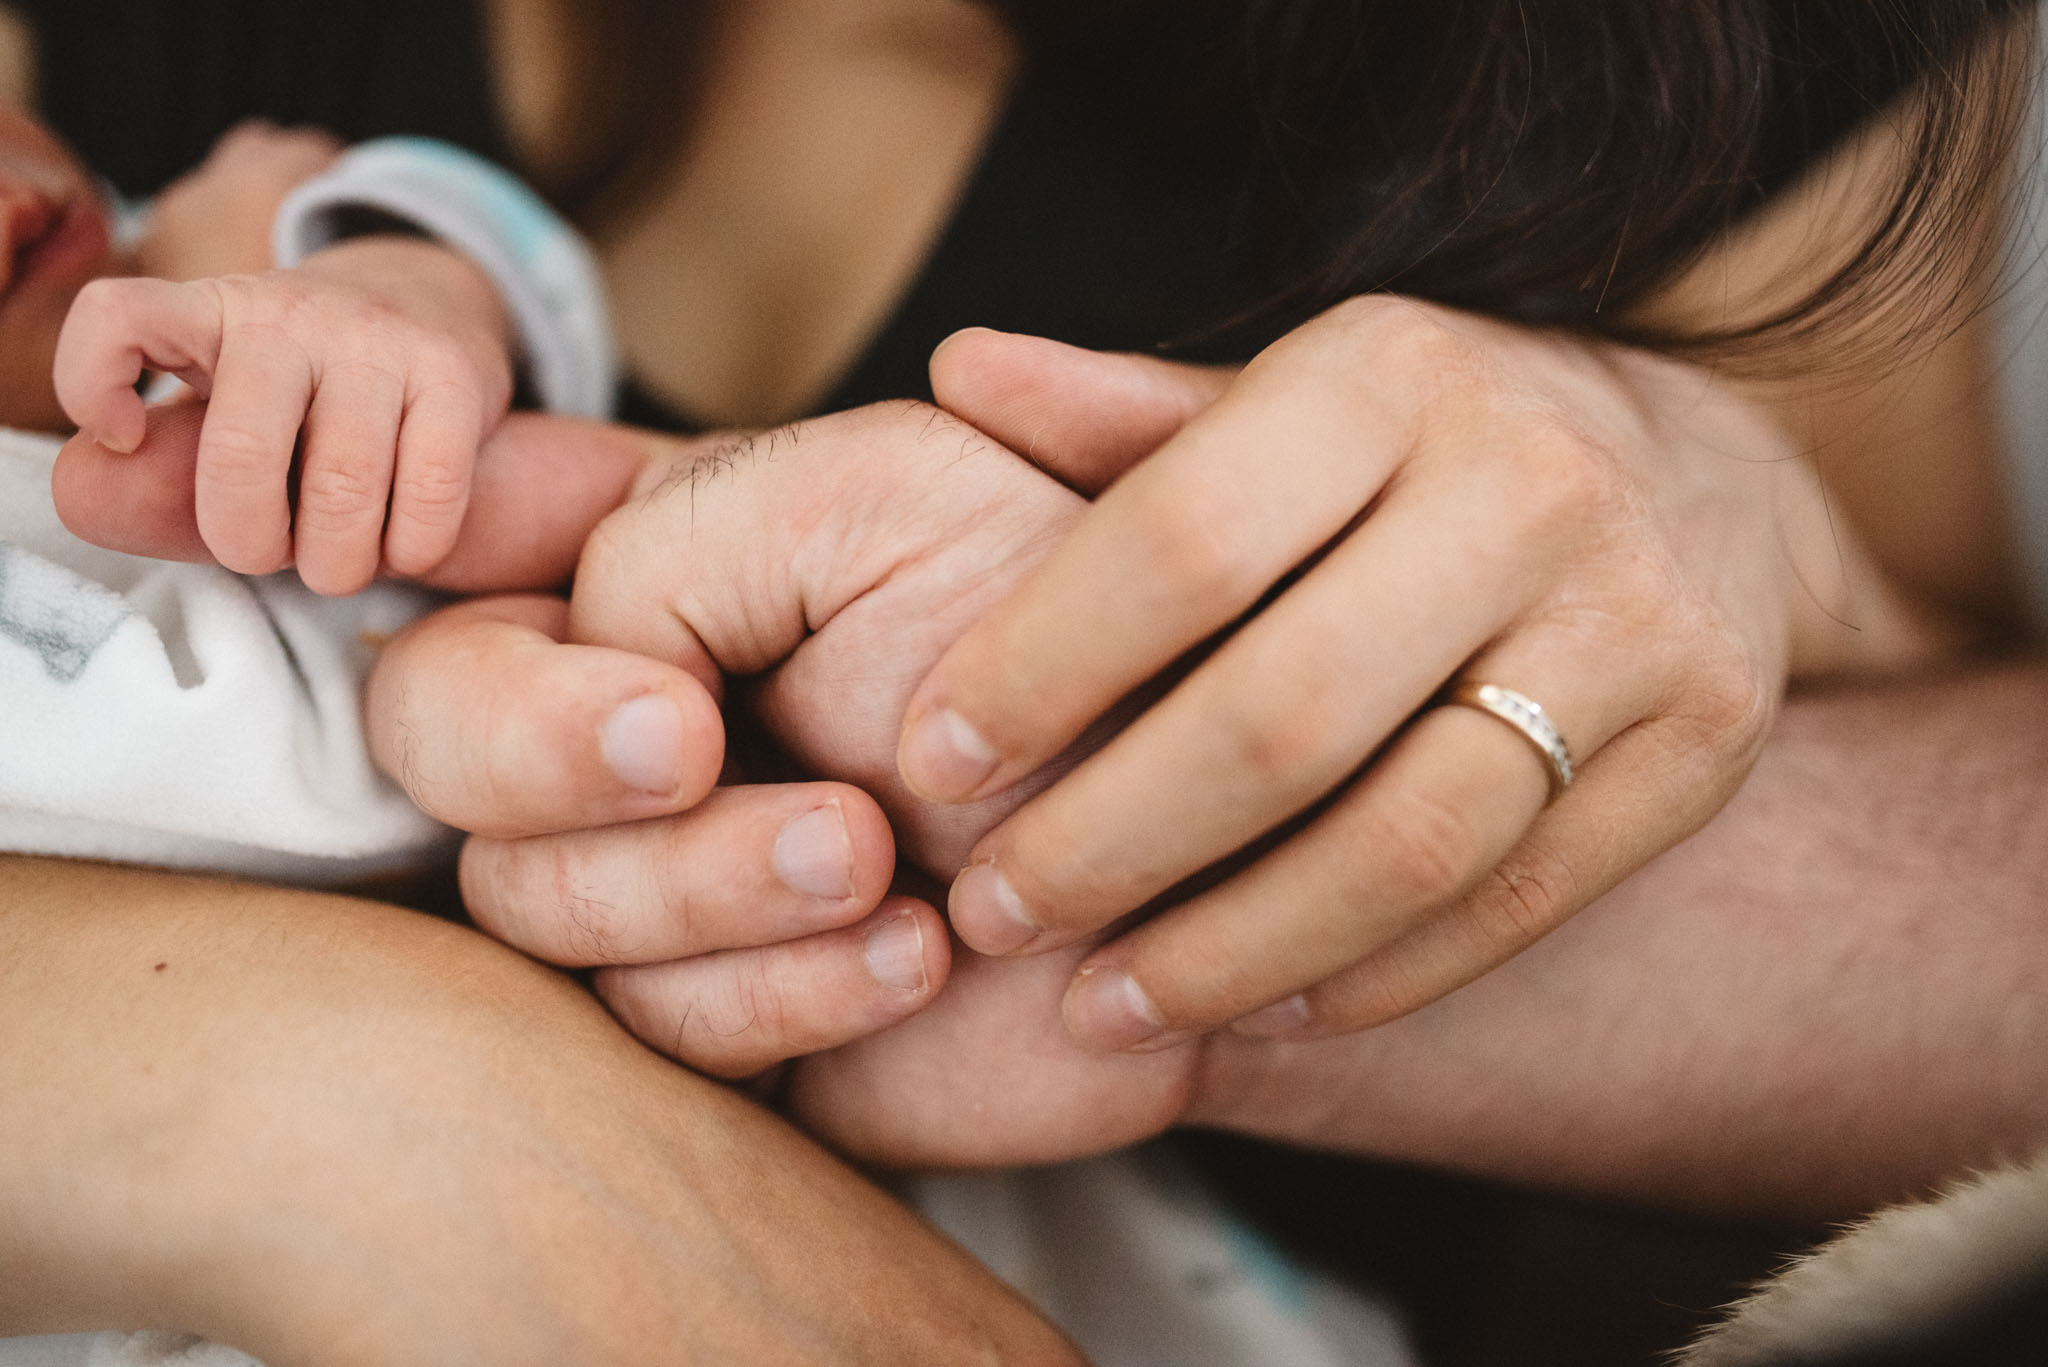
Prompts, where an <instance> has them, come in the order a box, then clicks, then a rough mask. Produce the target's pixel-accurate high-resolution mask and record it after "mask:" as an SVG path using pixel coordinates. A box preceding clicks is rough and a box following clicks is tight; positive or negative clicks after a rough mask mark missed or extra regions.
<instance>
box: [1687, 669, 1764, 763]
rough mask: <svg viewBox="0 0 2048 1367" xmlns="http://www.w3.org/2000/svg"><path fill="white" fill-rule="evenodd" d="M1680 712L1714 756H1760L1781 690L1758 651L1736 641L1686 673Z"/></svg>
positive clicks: (1722, 758) (1721, 758)
mask: <svg viewBox="0 0 2048 1367" xmlns="http://www.w3.org/2000/svg"><path fill="white" fill-rule="evenodd" d="M1685 679H1686V697H1685V701H1684V704H1683V707H1682V709H1681V713H1680V715H1681V716H1682V718H1683V720H1684V721H1685V722H1686V723H1687V724H1688V725H1689V728H1690V729H1691V730H1692V731H1693V732H1694V733H1695V734H1696V735H1697V737H1698V740H1699V744H1700V746H1701V748H1702V749H1704V750H1705V751H1706V752H1707V753H1708V754H1709V755H1710V756H1711V757H1712V758H1713V759H1715V760H1716V761H1718V762H1720V763H1723V764H1725V763H1728V762H1730V761H1736V760H1740V759H1743V758H1745V757H1747V758H1754V757H1755V754H1756V752H1757V750H1758V749H1759V748H1760V747H1761V745H1762V744H1763V739H1764V737H1765V735H1766V734H1767V733H1768V732H1769V731H1770V727H1771V722H1772V720H1773V719H1774V718H1775V717H1776V715H1777V710H1778V704H1779V700H1780V689H1779V686H1778V685H1777V683H1776V682H1775V681H1774V680H1773V678H1772V677H1771V675H1770V674H1769V672H1768V671H1767V670H1766V669H1765V668H1764V667H1763V664H1762V662H1761V661H1759V660H1758V659H1757V658H1756V657H1755V655H1753V654H1752V653H1750V652H1749V651H1746V650H1743V649H1740V648H1738V647H1735V646H1733V645H1728V646H1725V647H1723V648H1721V649H1718V650H1714V651H1711V652H1709V653H1707V655H1706V657H1705V658H1704V659H1698V660H1695V661H1694V662H1693V663H1692V665H1691V666H1690V667H1689V668H1688V669H1687V670H1686V672H1685Z"/></svg>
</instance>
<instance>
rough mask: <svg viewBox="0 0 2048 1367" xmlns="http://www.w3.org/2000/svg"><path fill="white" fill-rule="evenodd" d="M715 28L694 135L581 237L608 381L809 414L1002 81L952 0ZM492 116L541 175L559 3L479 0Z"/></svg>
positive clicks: (872, 0) (749, 411)
mask: <svg viewBox="0 0 2048 1367" xmlns="http://www.w3.org/2000/svg"><path fill="white" fill-rule="evenodd" d="M708 8H709V9H711V10H712V12H713V15H714V20H713V24H712V32H711V35H710V45H711V46H710V54H709V56H708V59H707V60H706V62H705V64H704V67H703V71H702V75H701V77H700V79H701V81H702V88H701V90H700V92H699V96H698V99H699V109H700V111H701V112H700V115H699V119H698V122H697V124H696V126H695V127H693V128H692V129H691V131H690V133H689V136H688V137H687V139H686V140H685V142H684V144H683V146H682V147H681V149H680V151H679V154H678V156H677V159H676V163H675V165H674V166H673V167H672V168H671V169H670V171H669V172H668V173H667V175H666V177H665V178H664V180H663V184H662V188H661V189H660V190H659V191H658V192H657V193H656V194H655V195H654V196H653V197H652V198H651V199H650V200H649V201H648V202H647V204H646V205H645V206H644V207H643V208H642V209H640V210H639V211H638V212H636V213H635V214H634V215H633V217H632V218H631V219H630V220H629V221H627V222H624V223H620V224H616V225H610V224H600V225H598V230H597V231H598V235H597V243H596V245H597V248H598V254H599V257H600V259H601V260H602V262H603V264H604V267H605V271H606V275H607V279H608V282H609V284H610V285H611V293H612V299H613V301H614V304H613V307H614V319H615V322H616V325H617V327H618V329H619V336H620V350H621V354H622V356H623V357H624V359H625V362H626V364H627V368H628V369H629V370H630V371H631V372H632V373H633V374H635V375H636V376H638V377H639V378H640V379H641V380H642V381H643V382H644V383H646V384H647V385H648V386H649V388H650V389H651V390H652V391H653V392H654V393H655V394H656V395H657V396H658V397H660V398H662V399H664V400H666V401H667V402H669V403H670V404H672V405H675V406H676V407H678V408H679V409H681V410H682V411H684V412H688V413H691V414H693V415H695V416H697V417H698V418H701V419H703V420H705V421H708V422H710V423H712V424H714V425H732V426H758V425H761V424H763V423H770V422H778V421H782V420H785V419H787V418H791V417H794V416H796V415H797V414H799V413H802V412H805V411H807V410H810V409H813V408H815V407H816V405H817V403H818V401H819V400H820V399H822V398H823V397H824V396H825V395H826V394H827V393H828V392H829V391H830V390H831V388H832V385H833V383H834V382H835V381H836V380H837V379H838V378H839V377H840V375H841V374H842V373H843V372H844V371H845V370H846V369H847V368H848V367H850V366H851V365H852V364H853V362H854V361H855V360H856V359H857V358H858V357H859V356H860V354H861V352H862V351H863V350H865V348H866V345H867V343H868V340H869V338H870V337H871V336H872V335H873V333H874V332H875V330H876V329H878V328H879V327H880V326H881V325H882V323H883V322H884V321H885V319H886V317H887V315H888V313H889V311H890V310H891V309H892V308H893V307H894V305H895V302H896V300H897V299H898V298H899V297H900V296H901V295H902V293H903V292H904V290H905V289H906V288H907V286H908V285H909V283H910V281H911V279H912V277H913V276H914V274H915V273H916V271H917V269H918V268H919V266H920V265H921V264H922V262H923V261H924V258H925V256H926V254H927V252H928V251H929V250H930V247H931V244H932V241H933V239H934V238H935V237H936V236H937V234H938V232H939V230H940V228H941V227H942V226H943V224H944V221H945V218H946V216H947V215H948V214H949V213H950V212H951V209H952V206H953V201H954V199H955V198H956V197H957V196H958V194H959V192H960V188H961V186H962V184H963V182H964V181H965V179H966V177H967V175H968V173H969V171H970V170H971V169H972V166H973V163H974V160H975V158H976V156H977V155H978V154H979V152H980V150H981V145H982V142H983V140H984V139H985V138H986V137H987V135H988V133H989V132H990V130H991V129H992V128H993V126H994V123H995V120H996V117H997V115H998V114H999V113H1000V111H1001V106H1002V101H1003V97H1004V95H1005V94H1006V93H1007V91H1008V88H1009V83H1010V79H1011V77H1012V74H1013V72H1014V70H1015V67H1016V62H1017V53H1016V51H1015V44H1014V42H1013V41H1012V40H1011V39H1010V37H1009V36H1008V34H1007V33H1006V31H1005V30H1004V29H1003V28H1002V26H1001V25H1000V24H999V23H998V21H997V20H996V18H995V16H994V15H993V14H992V13H991V11H990V10H989V9H988V8H986V7H985V6H981V5H977V4H972V3H969V2H968V0H860V2H859V3H855V4H847V3H843V2H842V0H767V3H753V2H752V0H749V2H748V3H719V4H715V5H712V6H709V7H708ZM487 9H488V11H489V13H490V14H491V16H492V18H493V34H494V41H493V45H492V53H493V55H494V57H495V70H496V72H497V74H498V95H499V104H500V108H501V110H502V111H503V112H504V114H505V116H506V122H507V124H508V126H509V127H510V129H511V130H512V133H513V136H514V140H515V143H516V144H517V145H518V147H519V150H520V151H521V152H522V153H523V154H524V156H525V157H526V158H527V159H528V160H529V161H531V162H535V163H538V164H542V165H545V164H547V163H548V162H549V160H550V158H551V156H553V155H557V152H556V149H555V148H554V147H553V146H552V145H551V143H550V135H551V131H552V130H554V129H557V128H560V127H562V126H563V125H562V120H561V118H560V114H559V111H560V110H561V109H562V108H563V102H564V101H567V100H573V98H574V92H572V91H568V90H566V89H565V88H564V85H563V77H562V75H561V73H560V71H559V69H558V66H557V63H556V60H555V59H556V54H557V52H558V51H559V49H558V47H557V46H556V45H554V44H553V43H552V42H551V41H550V38H549V35H550V33H551V31H552V29H553V27H554V26H555V25H558V24H561V23H565V22H574V18H573V15H574V9H575V6H574V4H573V3H570V2H569V0H491V3H490V4H489V5H488V6H487Z"/></svg>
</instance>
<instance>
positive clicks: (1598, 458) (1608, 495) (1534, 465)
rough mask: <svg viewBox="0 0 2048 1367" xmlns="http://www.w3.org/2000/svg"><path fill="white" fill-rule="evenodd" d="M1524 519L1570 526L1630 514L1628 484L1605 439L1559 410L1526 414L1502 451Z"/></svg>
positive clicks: (1615, 520) (1606, 524) (1609, 523)
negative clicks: (1513, 437) (1560, 413)
mask: <svg viewBox="0 0 2048 1367" xmlns="http://www.w3.org/2000/svg"><path fill="white" fill-rule="evenodd" d="M1505 461H1506V465H1507V470H1508V473H1509V475H1510V477H1511V480H1512V491H1513V493H1514V497H1515V502H1516V504H1517V506H1519V507H1520V508H1521V510H1522V517H1523V519H1524V521H1525V522H1527V523H1530V524H1533V525H1536V526H1540V527H1545V528H1548V527H1558V526H1562V527H1565V528H1568V529H1572V530H1578V529H1583V528H1611V527H1613V526H1615V525H1617V524H1619V523H1623V522H1627V521H1630V520H1632V518H1633V515H1634V513H1635V511H1636V510H1635V508H1634V507H1633V503H1634V500H1633V499H1632V498H1631V496H1630V495H1631V488H1630V485H1629V482H1628V480H1627V478H1626V477H1625V475H1624V473H1623V471H1622V468H1621V462H1620V461H1619V460H1618V459H1617V457H1616V455H1615V453H1614V451H1613V450H1612V449H1611V448H1609V447H1608V446H1607V445H1606V444H1605V443H1603V442H1601V441H1599V440H1598V439H1596V438H1595V437H1594V436H1593V435H1592V434H1590V433H1588V432H1587V431H1585V430H1584V429H1583V428H1581V427H1579V426H1578V425H1576V424H1574V423H1572V422H1569V421H1567V420H1566V419H1565V418H1563V417H1562V416H1560V415H1557V414H1549V413H1546V414H1539V415H1536V416H1533V417H1532V418H1530V419H1529V420H1527V421H1526V422H1525V423H1524V425H1523V431H1522V434H1521V436H1519V437H1518V438H1517V439H1516V441H1515V442H1513V443H1512V444H1511V445H1510V446H1509V448H1508V454H1507V456H1506V457H1505Z"/></svg>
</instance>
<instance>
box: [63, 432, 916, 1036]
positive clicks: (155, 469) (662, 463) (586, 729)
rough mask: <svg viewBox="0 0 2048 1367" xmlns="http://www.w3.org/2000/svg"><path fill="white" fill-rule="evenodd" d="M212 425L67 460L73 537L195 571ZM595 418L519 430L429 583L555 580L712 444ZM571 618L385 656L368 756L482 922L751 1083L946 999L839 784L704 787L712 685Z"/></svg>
mask: <svg viewBox="0 0 2048 1367" xmlns="http://www.w3.org/2000/svg"><path fill="white" fill-rule="evenodd" d="M203 411H204V409H203V405H201V404H197V403H192V404H184V405H171V406H168V407H162V408H155V409H152V410H151V411H150V415H149V431H148V435H147V437H146V438H145V441H144V443H143V445H142V447H141V448H140V449H139V450H138V452H137V457H136V459H135V460H134V461H133V462H132V463H122V464H118V465H117V462H123V458H121V457H116V456H113V455H111V454H110V453H108V452H106V451H104V450H102V449H101V448H100V447H98V446H97V445H96V444H95V443H93V442H90V441H86V440H83V439H79V440H74V441H73V442H71V443H70V444H69V445H67V446H66V448H65V449H64V451H63V452H62V453H61V454H60V456H59V459H58V463H57V467H56V471H55V474H54V488H55V493H56V498H57V503H58V508H59V511H60V512H62V513H63V514H64V516H65V518H66V519H67V521H68V523H69V524H70V525H71V526H72V527H73V529H74V530H76V531H78V532H79V534H80V535H83V536H85V537H87V538H88V539H90V540H94V541H97V542H99V543H101V544H103V545H111V546H114V547H116V548H118V549H123V550H128V551H132V552H135V553H137V554H145V555H158V556H168V557H171V558H184V559H204V558H206V555H205V547H204V544H203V542H202V541H201V540H200V538H199V532H198V526H197V522H196V519H195V517H194V513H193V498H192V487H193V486H192V481H191V468H192V463H193V461H194V459H195V452H196V448H197V441H198V432H199V426H200V421H201V419H202V416H203ZM708 449H709V448H707V447H700V446H697V445H693V444H691V443H678V442H669V441H665V440H663V439H660V438H655V437H649V436H647V435H646V434H642V433H637V432H632V431H628V430H626V429H621V428H612V427H606V426H603V425H600V424H595V423H587V422H578V421H574V420H570V419H561V418H548V417H540V416H536V415H517V414H515V415H514V416H513V417H511V418H510V419H508V420H507V421H506V422H505V423H504V424H503V425H502V426H501V427H500V428H499V429H498V431H497V432H496V433H495V434H494V435H493V437H492V438H491V440H490V442H489V443H488V445H487V446H486V448H485V450H484V452H483V453H482V455H481V457H480V459H479V463H478V466H477V477H476V486H475V490H474V493H473V495H472V498H471V502H470V509H469V514H468V516H467V518H466V520H465V522H464V525H463V535H462V538H461V541H460V543H459V544H458V546H457V548H456V550H455V551H454V553H453V554H452V555H451V556H450V557H449V558H448V559H447V560H446V561H444V562H443V563H442V564H441V565H440V566H439V567H437V569H436V570H435V572H434V573H433V575H432V576H431V581H432V582H433V583H435V584H436V585H438V586H440V587H443V588H450V589H458V590H465V591H477V590H487V589H503V588H516V587H544V586H548V585H552V584H559V583H560V582H562V581H563V580H565V579H566V578H567V577H568V575H569V572H570V571H571V570H572V569H573V568H574V566H575V564H576V558H577V555H578V553H579V552H580V550H581V549H582V546H583V542H584V538H585V537H586V535H587V534H588V533H589V530H590V528H591V526H592V525H593V524H595V523H596V522H597V521H598V520H599V519H600V518H601V517H602V516H604V514H606V513H608V512H610V511H611V510H612V509H614V508H616V507H617V506H618V505H619V503H620V502H621V501H622V500H623V499H625V498H626V497H627V496H628V495H629V493H631V492H632V491H633V489H634V488H635V486H636V481H640V482H645V483H658V482H659V481H660V480H661V479H662V478H663V477H664V476H665V475H666V474H667V473H668V472H669V471H670V470H671V469H673V468H674V467H675V466H676V465H677V464H678V463H687V462H688V461H689V460H690V459H692V458H693V455H694V454H696V453H698V452H700V451H703V450H708ZM566 618H567V611H566V605H565V604H564V603H563V602H562V601H561V600H560V599H553V598H546V597H541V596H517V597H512V596H507V597H498V598H489V599H480V600H477V601H475V602H471V603H465V604H460V605H457V606H455V607H452V608H448V609H446V610H444V611H442V612H439V613H436V614H434V615H433V616H431V617H429V618H427V619H425V620H424V621H422V622H420V623H418V624H416V625H415V626H414V627H413V628H412V629H411V630H409V631H407V632H405V633H403V634H401V635H400V636H399V637H398V638H397V639H396V640H394V641H393V642H392V643H391V645H390V646H389V647H387V649H386V650H385V652H384V654H383V656H382V657H381V659H380V662H379V664H378V667H377V669H376V671H375V673H374V675H373V677H372V679H371V685H370V689H369V696H368V699H367V714H366V723H367V728H368V734H369V736H370V737H371V741H372V746H373V749H374V751H375V753H376V755H377V758H378V759H379V761H380V762H381V763H382V764H383V765H384V767H385V768H386V770H387V771H388V772H390V773H391V774H392V775H393V776H394V777H395V778H396V779H397V780H398V781H399V782H400V783H401V784H402V785H404V786H405V788H406V789H407V791H408V792H409V793H410V795H411V796H412V797H413V798H414V800H415V801H417V802H418V803H419V804H420V805H421V806H422V807H423V808H425V809H426V810H427V811H428V812H430V813H432V814H433V815H434V816H436V817H438V818H439V819H441V820H443V821H445V822H447V823H448V824H450V825H453V826H456V827H458V828H461V829H463V830H467V831H472V832H477V833H479V834H478V835H477V836H475V837H474V838H472V839H471V840H470V841H469V842H468V843H467V844H466V846H465V847H464V851H463V856H462V883H463V891H464V895H465V899H466V901H467V902H468V904H469V907H470V910H471V912H472V913H473V914H474V916H475V917H476V919H477V921H478V922H479V924H481V925H483V926H484V927H485V928H486V929H489V930H491V931H493V932H495V933H497V934H499V935H501V936H502V937H503V938H506V939H508V940H510V941H512V942H513V943H515V944H517V945H519V946H520V947H521V948H523V949H526V950H527V951H529V952H530V953H533V954H534V955H536V956H537V957H540V958H543V959H545V960H547V961H549V962H552V963H556V964H560V965H563V966H566V967H573V968H595V969H597V970H598V971H597V972H596V973H595V974H594V975H593V982H594V985H595V987H596V990H597V991H598V993H599V995H600V996H602V997H603V998H604V999H605V1000H606V1001H607V1002H609V1003H610V1004H611V1005H612V1006H613V1007H614V1008H615V1009H616V1010H617V1011H618V1012H619V1014H620V1015H621V1016H622V1017H623V1018H624V1019H626V1020H627V1021H628V1022H629V1023H630V1024H632V1025H633V1027H634V1028H635V1029H636V1030H637V1031H638V1032H639V1033H640V1034H642V1035H643V1036H644V1037H646V1038H647V1039H649V1040H650V1041H652V1042H655V1043H656V1044H657V1046H658V1047H660V1048H662V1049H664V1050H665V1051H667V1052H669V1053H671V1054H673V1055H674V1056H676V1057H677V1058H679V1059H682V1060H683V1061H684V1062H687V1063H689V1064H691V1065H692V1066H694V1067H696V1068H699V1069H701V1070H703V1071H705V1072H710V1073H715V1074H719V1075H722V1076H742V1075H745V1074H749V1073H753V1072H757V1071H759V1070H761V1069H763V1068H766V1067H768V1066H769V1065H771V1064H773V1063H776V1062H778V1061H780V1060H782V1059H785V1058H788V1057H790V1056H792V1055H796V1054H802V1053H809V1052H812V1051H814V1050H818V1049H823V1048H828V1047H830V1046H832V1045H834V1044H837V1043H839V1042H841V1041H843V1040H846V1039H850V1038H855V1037H857V1036H859V1035H863V1034H867V1033H869V1032H871V1031H874V1030H876V1029H879V1028H881V1027H883V1026H885V1025H888V1024H890V1023H892V1022H894V1021H896V1020H900V1019H901V1018H902V1017H903V1016H905V1015H907V1014H909V1013H911V1012H914V1011H916V1010H917V1009H918V1008H919V1007H921V1006H923V1005H924V1004H925V1003H926V1002H928V1001H929V1000H930V999H931V998H932V996H933V995H934V994H935V993H936V992H937V991H938V990H939V988H940V986H941V985H942V984H943V983H944V982H945V978H946V972H947V968H948V964H949V950H950V946H949V944H948V941H947V937H946V934H945V928H944V925H943V923H942V922H941V921H940V919H939V917H938V916H937V914H936V913H935V912H934V911H933V910H932V909H931V908H930V907H929V906H928V905H926V904H924V903H922V902H918V901H915V900H913V899H909V898H891V899H888V900H886V901H885V900H884V897H885V894H886V892H887V890H888V887H889V882H890V877H891V874H892V872H893V868H894V861H895V850H894V846H893V844H892V842H891V840H890V836H889V832H888V827H887V823H886V822H885V820H884V819H883V817H882V815H881V813H880V811H879V810H878V809H877V808H876V806H875V804H874V802H873V801H872V800H871V799H870V798H868V797H867V795H866V794H864V793H862V792H861V791H859V790H858V789H856V788H853V787H850V786H848V785H846V784H843V783H812V784H789V785H776V786H765V787H746V786H730V787H721V788H718V789H717V790H716V791H713V790H712V784H713V783H714V781H715V780H716V779H717V778H718V776H719V774H720V769H721V761H722V759H723V755H724V740H725V737H724V728H723V724H722V722H721V720H720V718H719V715H718V707H717V702H716V698H717V695H718V693H719V691H720V689H721V687H722V685H721V682H720V679H719V676H718V674H717V671H716V670H715V669H713V668H711V667H709V665H708V664H707V663H706V662H704V661H701V660H700V661H694V662H691V663H693V664H694V666H695V667H696V669H697V672H696V673H695V674H694V675H693V674H692V673H691V672H689V670H686V669H683V668H678V667H677V666H676V665H675V664H673V663H667V662H660V661H655V660H651V659H647V658H643V657H641V656H638V655H633V654H628V653H625V652H621V651H617V650H608V649H598V648H593V647H588V646H566V645H561V644H559V642H560V640H561V638H562V636H563V634H564V631H565V627H566Z"/></svg>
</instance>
